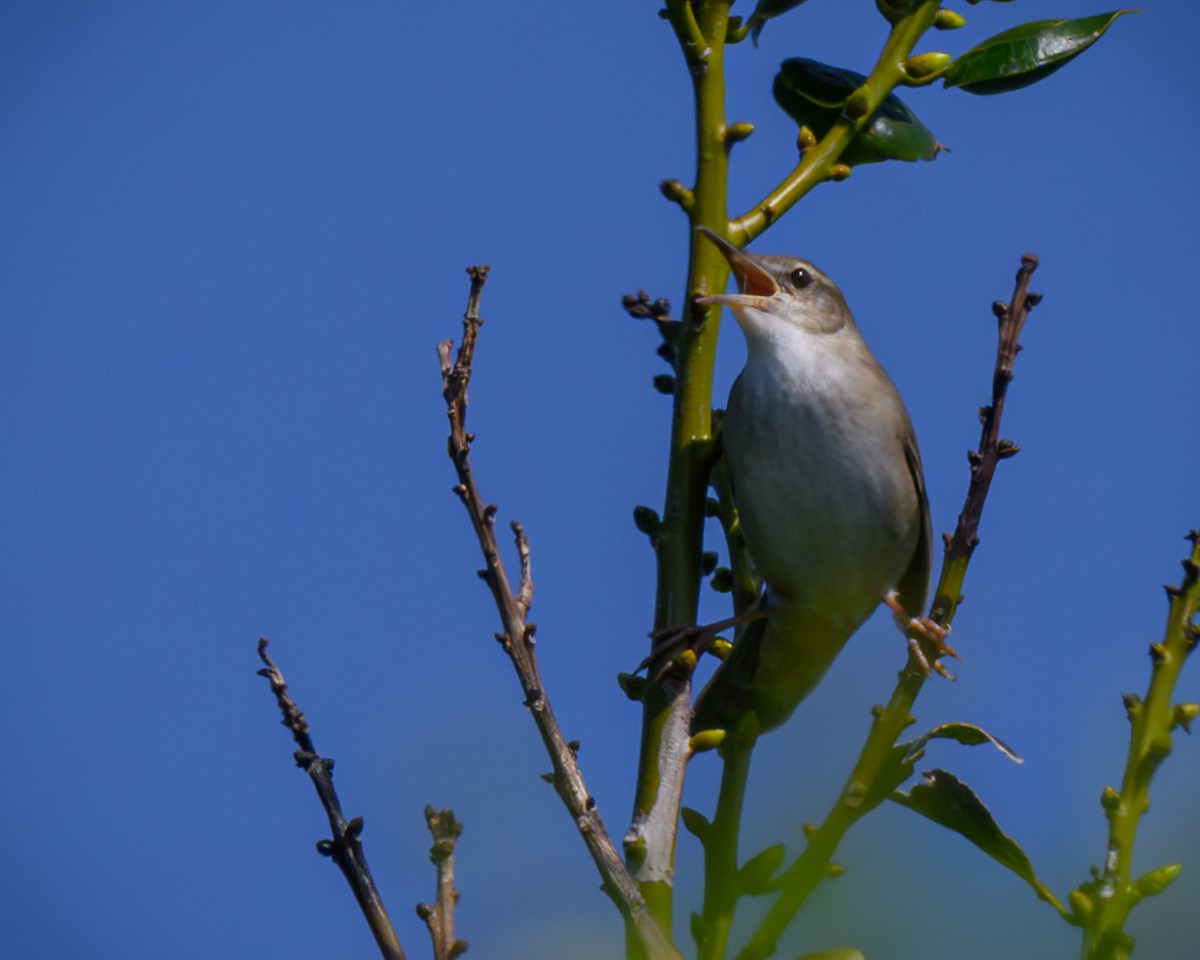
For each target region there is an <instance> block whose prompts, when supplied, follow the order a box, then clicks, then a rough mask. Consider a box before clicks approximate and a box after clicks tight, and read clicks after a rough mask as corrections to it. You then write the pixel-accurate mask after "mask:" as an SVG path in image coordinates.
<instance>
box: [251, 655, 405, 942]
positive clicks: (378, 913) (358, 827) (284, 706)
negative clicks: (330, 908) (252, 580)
mask: <svg viewBox="0 0 1200 960" xmlns="http://www.w3.org/2000/svg"><path fill="white" fill-rule="evenodd" d="M258 656H259V659H260V660H262V662H263V664H264V666H263V669H261V670H259V671H258V675H259V676H260V677H266V678H267V682H268V683H269V684H270V685H271V692H272V693H274V694H275V701H276V703H278V704H279V711H280V712H281V713H282V714H283V725H284V726H285V727H287V728H288V729H289V730H290V731H291V732H292V739H293V740H295V741H296V746H297V747H299V749H298V750H297V751H296V754H295V757H296V766H298V767H299V768H300V769H301V770H303V771H304V772H305V773H307V774H308V775H309V777H311V778H312V782H313V786H314V787H316V788H317V796H318V797H320V798H321V806H322V807H324V808H325V815H326V816H327V817H328V818H329V829H330V831H331V832H332V834H333V838H332V839H330V840H320V841H318V842H317V852H318V853H320V854H321V855H323V856H326V857H330V858H331V859H332V860H333V862H334V863H336V864H337V866H338V869H339V870H341V871H342V875H343V876H344V877H345V878H346V882H347V883H348V884H350V889H351V891H352V892H353V893H354V899H355V900H357V901H358V906H359V909H361V910H362V912H363V916H364V917H365V918H366V920H367V925H368V926H369V927H370V928H371V933H372V935H373V936H374V937H375V942H376V944H378V945H379V952H380V954H382V955H383V957H384V958H385V960H405V956H404V951H403V950H402V949H401V947H400V942H399V940H397V939H396V931H395V929H393V927H392V921H391V920H389V919H388V915H387V911H386V910H384V908H383V901H382V900H381V899H380V898H379V891H378V890H376V888H375V881H374V880H373V879H372V877H371V870H370V868H369V867H368V866H367V857H366V854H365V853H364V852H363V847H362V839H361V836H362V829H363V821H362V817H354V818H353V819H352V820H350V821H349V822H347V821H346V818H345V816H343V814H342V805H341V802H340V801H339V800H338V795H337V791H336V790H335V789H334V788H333V760H332V759H330V758H328V757H322V756H319V755H318V754H317V751H316V747H314V746H313V742H312V736H311V735H310V734H309V730H308V722H307V721H306V720H305V719H304V714H303V713H301V712H300V708H299V707H298V706H296V701H294V700H293V699H292V697H291V695H290V694H289V693H288V691H287V683H285V682H284V679H283V674H282V673H280V672H279V668H278V667H277V666H276V665H275V661H274V660H272V659H271V655H270V654H269V653H267V640H266V638H265V637H264V638H262V639H260V640H259V641H258Z"/></svg>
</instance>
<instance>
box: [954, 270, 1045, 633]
mask: <svg viewBox="0 0 1200 960" xmlns="http://www.w3.org/2000/svg"><path fill="white" fill-rule="evenodd" d="M1037 267H1038V258H1037V257H1036V256H1034V255H1033V254H1032V253H1027V254H1024V255H1023V256H1022V257H1021V267H1020V269H1019V270H1018V271H1017V279H1016V287H1015V288H1014V290H1013V296H1012V300H1011V301H1010V302H1009V303H1007V304H1005V303H1002V302H1001V301H999V300H997V301H996V302H995V303H993V304H992V313H993V314H994V315H995V317H996V321H997V324H998V331H997V345H996V365H995V369H994V371H993V373H992V402H991V404H990V405H988V406H986V407H982V408H980V411H979V419H980V423H981V425H982V429H981V435H980V438H979V449H978V450H972V451H970V452H969V453H968V454H967V458H968V461H969V463H970V467H971V480H970V483H969V484H968V486H967V496H966V499H965V500H964V502H963V508H962V512H961V513H959V515H958V523H957V525H956V526H955V528H954V533H953V534H952V535H951V534H946V535H944V541H945V556H944V559H943V563H942V576H941V578H940V580H939V582H938V591H937V595H936V596H935V597H934V601H933V605H932V609H931V611H930V617H931V618H932V619H934V620H936V621H937V622H938V623H941V624H943V625H946V624H948V623H949V622H950V620H951V619H952V618H953V616H954V610H955V608H956V607H957V606H958V604H959V602H960V601H961V599H962V597H961V595H960V593H959V591H960V589H961V587H962V581H963V576H964V575H965V574H966V569H967V563H968V561H969V560H970V558H971V554H972V553H973V552H974V550H975V547H976V546H978V545H979V521H980V519H981V518H982V516H983V506H984V504H985V503H986V501H987V496H988V491H989V490H990V489H991V486H992V478H993V477H994V476H995V473H996V464H998V463H999V462H1000V461H1001V460H1007V459H1008V458H1009V457H1012V456H1015V455H1016V453H1017V451H1018V450H1020V447H1018V446H1017V445H1016V444H1015V443H1013V442H1012V441H1010V440H1002V439H1001V438H1000V418H1001V417H1002V416H1003V414H1004V399H1005V397H1006V396H1007V395H1008V385H1009V383H1010V382H1012V378H1013V365H1014V363H1015V362H1016V359H1017V354H1018V353H1019V352H1020V350H1021V344H1020V339H1021V330H1022V329H1023V328H1024V326H1025V319H1026V317H1028V315H1029V311H1030V310H1032V309H1033V308H1034V307H1036V306H1037V305H1038V304H1039V303H1041V301H1042V295H1041V294H1040V293H1031V292H1030V291H1029V280H1030V278H1031V277H1032V276H1033V272H1034V271H1035V270H1036V269H1037Z"/></svg>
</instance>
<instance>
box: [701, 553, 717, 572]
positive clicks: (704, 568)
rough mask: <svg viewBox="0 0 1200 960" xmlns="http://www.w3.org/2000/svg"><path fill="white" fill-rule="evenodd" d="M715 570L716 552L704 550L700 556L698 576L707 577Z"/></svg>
mask: <svg viewBox="0 0 1200 960" xmlns="http://www.w3.org/2000/svg"><path fill="white" fill-rule="evenodd" d="M716 569H717V552H716V551H715V550H705V551H704V552H703V553H702V554H700V575H701V576H704V577H707V576H708V575H709V574H710V573H712V572H713V571H714V570H716Z"/></svg>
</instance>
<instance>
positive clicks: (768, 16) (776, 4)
mask: <svg viewBox="0 0 1200 960" xmlns="http://www.w3.org/2000/svg"><path fill="white" fill-rule="evenodd" d="M802 3H804V0H758V4H757V5H756V6H755V7H754V12H753V13H752V14H750V19H749V20H747V21H746V27H747V28H748V29H749V31H750V38H751V39H752V40H753V41H754V45H755V46H756V47H757V46H758V35H759V34H760V33H762V30H763V27H765V26H766V25H767V21H768V20H774V19H775V18H776V17H781V16H783V15H784V14H785V13H787V12H788V11H789V10H794V9H795V8H796V7H798V6H800V4H802Z"/></svg>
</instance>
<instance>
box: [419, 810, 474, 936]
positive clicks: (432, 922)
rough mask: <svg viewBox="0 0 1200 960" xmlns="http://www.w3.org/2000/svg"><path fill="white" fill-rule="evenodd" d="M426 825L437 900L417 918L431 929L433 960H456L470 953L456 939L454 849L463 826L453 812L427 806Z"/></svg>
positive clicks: (421, 907) (422, 906) (424, 906)
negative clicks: (431, 840)
mask: <svg viewBox="0 0 1200 960" xmlns="http://www.w3.org/2000/svg"><path fill="white" fill-rule="evenodd" d="M425 825H426V826H427V827H429V833H430V835H431V836H432V837H433V846H431V847H430V848H429V860H430V862H431V863H432V864H433V865H434V866H435V867H436V868H437V897H436V899H435V901H434V904H433V905H432V906H430V905H429V904H428V903H419V904H417V916H418V917H420V918H421V919H422V920H424V921H425V926H426V927H428V929H429V937H430V939H431V940H432V941H433V960H454V958H455V957H457V956H459V955H461V954H463V953H465V952H466V950H467V941H466V940H456V939H455V937H454V906H455V904H457V903H458V891H457V890H455V889H454V846H455V844H456V843H457V842H458V837H459V834H461V833H462V824H461V823H460V822H459V821H458V819H457V818H456V817H455V816H454V811H453V810H435V809H434V808H433V807H431V806H426V807H425Z"/></svg>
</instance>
